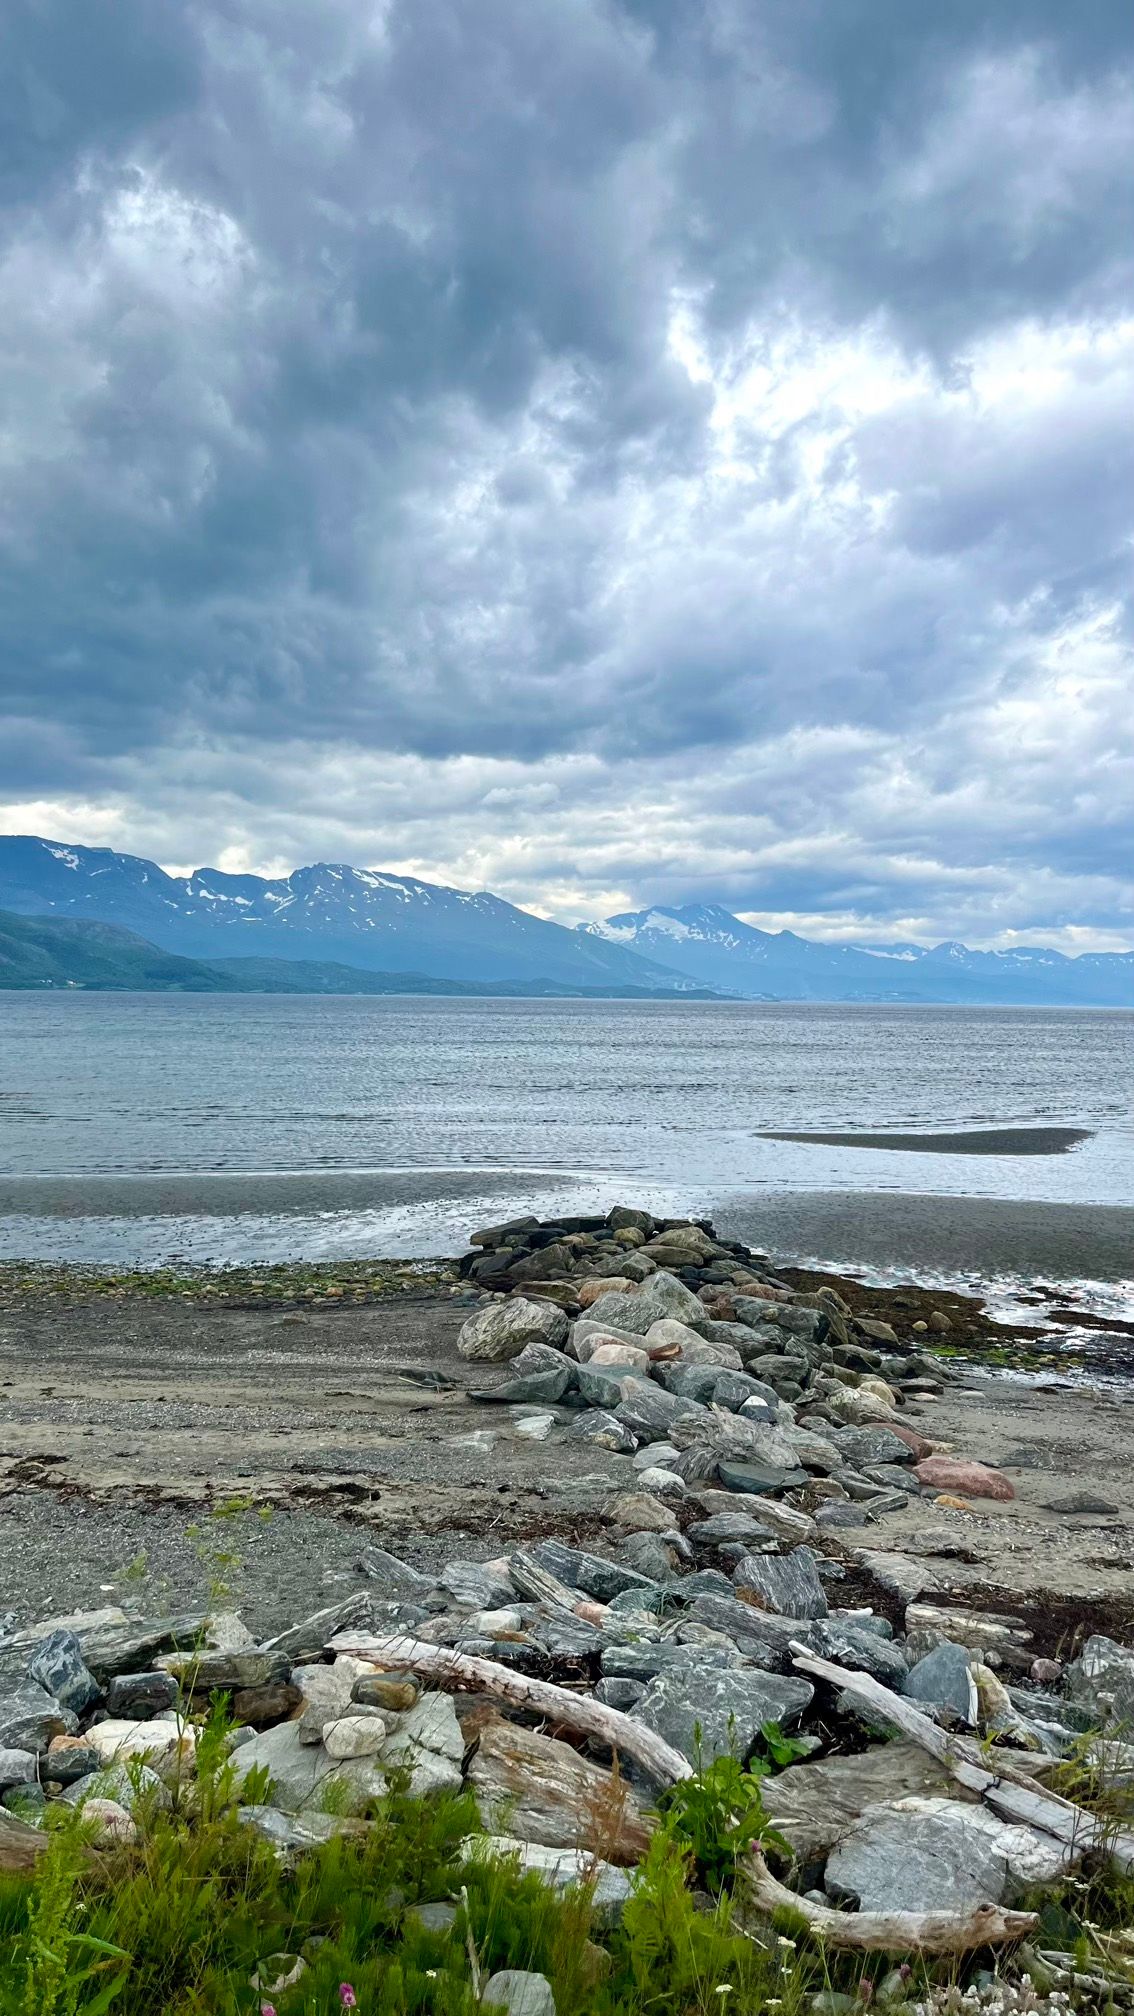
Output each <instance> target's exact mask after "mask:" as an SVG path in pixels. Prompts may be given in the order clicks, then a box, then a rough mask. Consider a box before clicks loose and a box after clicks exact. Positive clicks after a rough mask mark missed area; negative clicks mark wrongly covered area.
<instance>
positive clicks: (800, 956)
mask: <svg viewBox="0 0 1134 2016" xmlns="http://www.w3.org/2000/svg"><path fill="white" fill-rule="evenodd" d="M577 929H578V930H579V932H580V933H581V934H582V935H584V936H587V937H592V938H602V939H604V940H605V941H606V942H607V943H608V944H613V945H619V946H621V947H622V948H623V949H624V950H626V951H634V952H639V953H642V954H644V955H645V956H646V957H647V958H650V959H654V960H656V961H658V962H659V963H663V962H664V963H667V964H669V965H671V966H674V967H676V968H677V970H678V971H679V972H682V973H685V974H687V975H688V976H689V977H690V978H691V979H696V980H698V981H700V983H701V985H702V986H706V987H717V988H720V989H721V990H722V991H724V992H727V993H732V994H740V995H743V996H745V997H746V998H747V999H750V1000H753V999H754V1000H790V1001H876V1002H885V1001H894V1002H899V1001H906V1002H919V1001H920V1002H925V1003H931V1002H940V1003H942V1004H943V1005H948V1004H950V1003H953V1004H955V1005H957V1006H966V1007H979V1006H981V1005H984V1006H993V1005H997V1004H1004V1005H1008V1006H1011V1005H1019V1006H1021V1007H1093V1008H1134V952H1084V953H1081V954H1080V955H1079V957H1078V958H1075V959H1069V958H1067V957H1065V955H1064V954H1063V953H1062V952H1056V951H1053V950H1052V949H1050V948H1049V947H1045V946H1028V947H1024V946H1020V947H1016V948H1014V949H1013V950H1012V951H1010V952H973V951H971V950H970V949H969V947H968V946H966V945H959V944H955V943H946V944H942V945H933V946H924V945H912V944H901V945H894V946H879V945H873V946H867V945H831V944H822V943H817V942H816V941H815V940H814V939H809V938H799V937H797V936H796V934H795V932H794V931H774V932H773V931H760V930H758V929H757V928H756V927H755V925H752V924H745V923H743V922H742V920H741V919H740V918H739V917H734V916H733V915H732V912H731V911H729V910H725V909H724V908H723V907H722V905H720V904H718V903H691V904H686V905H684V906H682V907H678V908H669V907H667V906H665V905H655V906H654V907H653V908H651V909H649V910H632V911H624V912H623V913H622V914H621V915H619V916H616V917H607V918H606V919H604V921H603V922H601V923H598V924H581V925H579V926H577Z"/></svg>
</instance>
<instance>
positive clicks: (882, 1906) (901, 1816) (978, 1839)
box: [825, 1795, 1063, 1912]
mask: <svg viewBox="0 0 1134 2016" xmlns="http://www.w3.org/2000/svg"><path fill="white" fill-rule="evenodd" d="M1062 1852H1063V1851H1062V1849H1061V1847H1060V1844H1059V1843H1058V1842H1056V1841H1053V1840H1051V1839H1050V1838H1049V1837H1046V1836H1040V1835H1039V1834H1036V1833H1033V1832H1032V1831H1031V1830H1030V1829H1028V1828H1024V1827H1015V1826H1010V1825H1007V1824H1006V1823H1005V1822H1003V1821H1001V1820H997V1819H996V1818H995V1816H994V1815H993V1814H991V1813H989V1812H987V1811H986V1810H985V1809H984V1808H983V1807H981V1806H971V1805H965V1804H962V1802H961V1801H960V1800H956V1799H941V1798H933V1797H926V1796H922V1795H913V1796H911V1797H909V1798H904V1799H897V1800H893V1801H891V1802H890V1803H889V1804H887V1805H875V1806H872V1807H870V1808H869V1809H868V1810H867V1811H866V1812H865V1813H863V1815H862V1817H861V1818H860V1819H859V1820H857V1821H855V1822H854V1823H853V1824H852V1825H851V1827H850V1828H848V1830H847V1832H846V1833H845V1834H843V1835H841V1836H840V1838H839V1840H838V1841H836V1843H835V1845H834V1847H833V1848H832V1850H831V1853H830V1855H829V1856H828V1858H827V1873H826V1879H825V1880H826V1885H827V1888H828V1890H829V1891H831V1892H832V1893H833V1894H834V1895H836V1896H843V1897H854V1898H856V1899H857V1900H858V1904H859V1909H860V1910H863V1911H887V1912H889V1911H965V1910H970V1909H972V1908H973V1907H975V1906H976V1905H978V1904H999V1903H1000V1902H1001V1901H1002V1900H1003V1899H1004V1897H1005V1896H1006V1895H1008V1894H1010V1893H1012V1892H1013V1891H1014V1890H1016V1889H1017V1888H1021V1887H1024V1886H1025V1885H1030V1884H1033V1883H1044V1882H1050V1881H1051V1880H1052V1879H1053V1878H1054V1877H1055V1876H1057V1875H1059V1874H1060V1873H1061V1870H1062V1866H1063V1865H1062Z"/></svg>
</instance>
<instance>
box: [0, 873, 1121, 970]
mask: <svg viewBox="0 0 1134 2016" xmlns="http://www.w3.org/2000/svg"><path fill="white" fill-rule="evenodd" d="M0 910H3V911H6V912H9V913H13V914H12V915H10V916H9V917H8V918H7V919H5V920H0V987H11V986H15V985H20V986H37V985H38V986H53V985H80V986H100V985H101V986H107V985H115V986H149V987H163V988H165V987H170V986H173V987H188V988H192V989H193V990H194V991H200V990H205V991H233V990H236V991H241V992H249V991H252V992H281V991H282V992H312V993H347V992H359V993H373V992H383V993H386V992H405V993H409V992H431V991H434V992H446V993H448V992H466V991H467V992H469V993H492V992H503V993H520V994H565V993H571V994H574V993H578V994H593V995H600V996H618V995H622V996H630V997H641V996H650V997H658V996H661V997H663V998H664V997H673V996H686V997H687V996H690V995H702V996H703V995H704V994H705V992H706V991H708V992H715V993H719V994H724V995H731V996H733V997H740V998H742V999H749V1000H795V1001H801V1000H802V1001H836V1002H837V1001H845V1002H853V1001H862V1002H871V1001H874V1002H888V1001H889V1002H926V1003H928V1002H943V1003H954V1004H957V1005H981V1004H995V1003H1006V1004H1009V1005H1013V1004H1014V1005H1019V1006H1079V1007H1087V1006H1093V1007H1095V1006H1097V1007H1125V1008H1129V1007H1132V1006H1134V952H1122V953H1084V954H1082V955H1080V956H1079V957H1078V958H1074V959H1069V958H1066V957H1065V956H1064V955H1063V954H1062V953H1059V952H1055V951H1053V950H1051V949H1050V948H1047V947H1043V946H1035V947H1026V948H1024V947H1021V948H1018V949H1015V950H1012V951H1010V952H974V951H971V950H970V949H969V948H968V947H966V946H964V945H958V944H951V943H950V944H944V945H935V946H922V945H912V944H911V945H889V946H878V945H875V946H871V945H833V944H826V943H817V942H815V941H813V940H810V939H806V938H800V937H797V936H796V934H795V933H794V932H791V931H778V932H767V931H760V930H757V929H756V928H755V927H754V926H752V925H750V924H745V923H743V922H742V921H741V920H740V919H739V918H737V917H734V916H733V915H732V914H731V912H730V911H728V910H726V909H724V908H723V907H721V906H720V905H717V904H690V905H686V906H684V907H679V908H666V907H655V908H652V909H649V910H638V911H630V912H626V913H624V914H622V915H619V916H615V917H608V918H606V919H604V920H603V921H601V922H597V923H593V924H584V925H579V926H577V927H576V928H575V929H574V930H570V929H567V928H566V927H565V926H563V925H560V924H551V923H548V922H547V921H546V920H545V919H543V918H540V917H533V916H532V915H531V914H530V913H529V912H528V911H526V910H520V909H518V908H517V907H516V906H515V905H514V904H511V903H507V902H505V901H504V900H503V898H501V897H499V896H493V895H490V894H488V893H487V892H481V893H477V894H473V893H471V892H468V891H465V890H459V889H450V888H446V887H444V886H442V885H440V884H437V883H432V882H422V881H420V880H418V879H417V878H416V877H414V876H402V875H387V874H385V873H380V872H378V871H376V870H372V869H369V868H352V867H348V866H346V865H344V864H342V863H329V862H317V863H315V864H314V865H313V866H311V867H306V868H297V869H296V870H295V871H294V872H293V873H292V874H290V875H288V876H283V877H276V878H266V877H263V876H259V875H229V874H225V873H223V872H222V871H221V870H219V869H215V868H199V869H196V870H194V872H193V873H192V874H191V875H168V874H166V872H165V871H164V869H161V868H159V867H158V866H157V865H156V863H154V862H152V861H146V860H143V859H141V858H140V857H139V856H137V855H133V854H120V853H117V852H115V851H114V850H113V849H111V848H106V847H81V846H72V845H70V844H65V843H63V842H60V841H54V840H43V839H38V838H34V837H29V836H18V837H12V838H2V837H0ZM20 919H23V920H28V919H38V920H53V921H54V922H55V923H56V924H66V925H68V926H71V927H74V926H79V925H82V926H85V927H96V928H95V931H94V935H93V936H92V935H91V934H90V932H89V931H85V932H80V933H79V934H78V936H77V937H76V935H75V932H74V930H72V931H71V933H70V935H69V936H68V935H67V934H66V933H65V934H64V937H63V939H62V940H60V939H58V938H55V939H54V940H53V941H52V944H51V945H50V946H46V947H45V945H44V944H43V942H42V941H41V942H40V943H39V944H38V945H37V946H35V945H31V944H30V943H29V942H28V939H27V934H26V930H25V934H24V938H23V940H22V941H21V943H22V949H21V950H16V951H13V950H12V946H13V945H14V944H15V943H16V941H17V940H18V939H19V937H20V934H19V930H18V928H17V927H18V923H19V920H20ZM5 925H6V926H7V940H6V941H4V940H3V937H2V933H3V928H4V926H5ZM105 926H114V927H116V929H117V932H118V934H119V936H118V940H117V941H114V942H113V943H112V942H110V941H108V939H107V937H106V935H105V933H104V934H103V935H102V937H101V938H100V937H99V935H98V930H99V929H100V928H101V927H105ZM131 934H132V935H131ZM123 938H128V940H129V942H128V943H127V944H125V945H124V944H123V943H122V942H121V940H122V939H123ZM5 942H6V944H7V948H8V951H7V959H6V962H5V957H4V948H5ZM163 956H164V957H165V958H166V960H167V964H166V966H165V967H164V968H163V967H161V965H160V963H159V964H155V963H154V962H155V961H157V962H160V961H161V959H162V957H163ZM169 957H173V958H175V959H180V960H184V961H187V962H195V963H196V966H197V969H198V970H197V971H196V973H195V974H191V973H189V972H188V971H172V972H171V970H170V968H169V966H168V958H169ZM60 958H62V960H63V966H62V967H59V966H57V969H56V970H55V971H54V973H52V972H49V971H48V970H47V969H48V968H49V967H50V965H51V961H52V960H55V961H56V962H58V961H59V960H60ZM45 959H46V961H47V966H46V967H45V965H44V963H43V962H44V960H45ZM108 959H109V961H110V964H111V966H114V964H115V961H116V960H117V962H118V963H117V968H116V970H117V972H118V975H119V977H118V978H116V979H115V978H112V977H108V970H109V969H108V967H107V964H106V962H107V960H108ZM76 960H78V962H79V968H81V969H82V970H81V971H80V970H78V969H77V968H76V967H75V961H76ZM92 960H93V962H94V965H93V966H91V965H90V963H89V962H91V961H92ZM37 961H38V962H39V964H38V966H37V963H36V962H37ZM68 961H70V962H71V965H70V970H64V969H66V968H67V962H68ZM100 961H101V962H102V964H101V966H100V965H99V962H100ZM147 961H148V962H149V968H148V970H149V971H150V972H151V977H150V978H149V979H148V980H147V979H146V978H144V977H142V976H143V975H144V973H145V972H146V971H147ZM29 962H30V964H29ZM84 962H87V963H86V964H84ZM96 968H97V969H98V971H96V970H95V969H96ZM20 970H22V971H23V972H24V974H25V977H24V978H23V979H22V980H21V979H19V978H18V977H12V976H13V975H17V974H18V972H19V971H20ZM99 972H101V974H102V977H101V979H100V978H99V977H98V973H99ZM29 973H30V974H31V976H32V977H30V978H29V977H27V975H28V974H29ZM5 974H7V975H8V977H5ZM37 974H38V977H36V975H37ZM131 975H133V976H134V977H130V976H131ZM123 976H125V977H123ZM163 976H164V977H163Z"/></svg>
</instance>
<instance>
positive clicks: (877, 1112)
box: [0, 994, 1134, 1292]
mask: <svg viewBox="0 0 1134 2016" xmlns="http://www.w3.org/2000/svg"><path fill="white" fill-rule="evenodd" d="M1132 1066H1134V1016H1130V1015H1125V1014H1101V1013H1099V1014H1087V1013H1083V1014H1079V1013H1070V1012H1064V1013H1058V1012H1042V1011H1017V1010H1007V1009H1005V1010H995V1009H993V1010H975V1011H969V1010H960V1009H950V1008H925V1009H912V1008H902V1009H890V1008H880V1007H861V1008H860V1007H853V1008H844V1007H811V1006H779V1005H764V1004H757V1003H753V1004H747V1003H744V1004H740V1003H737V1004H732V1003H728V1004H724V1003H721V1004H710V1003H692V1002H691V1003H686V1004H673V1005H671V1004H668V1003H654V1002H650V1003H629V1002H565V1003H560V1002H546V1003H545V1002H538V1003H530V1002H519V1001H442V1000H432V999H418V998H405V997H401V998H396V999H387V1000H373V999H361V998H349V997H348V998H340V999H333V1000H325V999H314V998H281V997H272V996H247V997H238V998H229V999H210V998H209V997H208V996H191V995H190V996H175V995H166V996H162V995H97V994H91V995H12V994H9V995H3V994H0V1257H9V1258H11V1257H19V1258H33V1257H40V1258H70V1259H82V1260H90V1261H95V1262H100V1263H106V1264H116V1265H124V1264H133V1265H138V1264H142V1265H144V1264H150V1263H156V1262H158V1261H164V1260H168V1259H170V1258H173V1257H182V1258H189V1259H194V1260H205V1259H210V1260H245V1259H253V1260H260V1261H267V1260H270V1259H273V1258H288V1257H292V1256H298V1255H307V1256H314V1255H330V1254H342V1255H344V1256H345V1255H355V1256H362V1255H366V1254H368V1253H370V1254H379V1253H404V1254H410V1253H412V1254H429V1253H439V1252H450V1251H453V1250H455V1249H456V1248H457V1247H459V1245H460V1244H461V1243H462V1241H463V1238H464V1236H465V1234H466V1232H467V1230H468V1229H469V1228H470V1226H472V1225H473V1224H475V1223H477V1222H483V1221H484V1220H485V1219H486V1218H488V1219H491V1218H494V1217H499V1216H502V1215H508V1214H509V1213H511V1212H513V1211H515V1210H535V1211H539V1212H541V1213H543V1212H549V1211H553V1210H560V1209H566V1208H571V1209H574V1210H579V1211H583V1210H589V1209H593V1208H596V1207H598V1206H601V1207H602V1208H606V1207H607V1206H608V1205H609V1204H610V1203H612V1202H614V1201H617V1200H618V1199H620V1198H622V1199H625V1200H628V1201H629V1200H632V1201H635V1202H637V1201H642V1200H645V1201H646V1202H647V1203H650V1204H652V1205H653V1206H654V1208H656V1209H658V1210H662V1211H668V1212H674V1213H676V1212H678V1211H684V1210H696V1211H697V1212H705V1211H708V1212H711V1213H713V1214H714V1215H715V1216H716V1217H717V1219H718V1222H719V1223H720V1224H721V1225H722V1226H725V1227H727V1228H729V1229H733V1230H736V1231H737V1232H739V1233H740V1234H741V1235H742V1236H744V1237H747V1238H749V1239H751V1240H752V1241H753V1243H756V1244H759V1245H762V1246H764V1247H765V1248H766V1249H767V1250H769V1251H772V1252H775V1253H777V1254H779V1255H780V1256H781V1257H783V1258H788V1257H796V1258H819V1259H823V1260H827V1261H829V1262H831V1263H840V1264H848V1263H853V1262H856V1261H857V1262H863V1263H866V1264H868V1265H869V1266H871V1267H872V1268H874V1269H876V1270H878V1269H881V1270H885V1269H887V1268H920V1269H921V1270H922V1271H923V1272H924V1271H927V1270H929V1271H932V1270H934V1269H936V1270H937V1271H938V1272H940V1273H944V1274H948V1275H950V1276H953V1277H956V1276H958V1275H966V1276H991V1275H993V1274H998V1275H1003V1276H1017V1277H1024V1276H1028V1275H1033V1276H1034V1275H1041V1276H1043V1277H1044V1278H1046V1279H1049V1280H1056V1281H1064V1282H1070V1281H1083V1280H1093V1281H1096V1282H1098V1283H1100V1284H1104V1285H1105V1284H1107V1283H1111V1284H1114V1286H1115V1291H1116V1292H1117V1290H1118V1286H1119V1284H1121V1282H1122V1280H1123V1278H1124V1277H1126V1276H1129V1275H1130V1274H1131V1273H1132V1272H1134V1265H1132V1262H1131V1246H1132V1233H1134V1212H1132V1211H1131V1209H1130V1207H1131V1206H1132V1205H1134V1097H1132V1095H1134V1069H1132ZM1050 1125H1060V1126H1076V1127H1083V1128H1087V1129H1090V1130H1091V1132H1090V1138H1089V1139H1088V1140H1086V1141H1084V1142H1083V1143H1082V1144H1081V1145H1080V1146H1078V1147H1076V1148H1075V1149H1074V1150H1072V1152H1070V1153H1067V1154H1053V1155H1026V1156H1025V1155H1018V1154H1010V1155H1002V1154H975V1155H974V1154H965V1155H959V1154H937V1153H929V1152H909V1151H903V1152H886V1151H881V1150H878V1149H870V1148H865V1147H859V1146H851V1147H846V1146H843V1147H832V1146H823V1145H819V1144H815V1143H802V1142H784V1141H773V1140H768V1139H765V1138H762V1134H763V1131H764V1130H767V1129H789V1130H791V1129H796V1130H798V1129H814V1130H838V1131H842V1132H847V1131H850V1132H858V1131H869V1130H878V1129H891V1130H895V1131H902V1132H906V1133H908V1132H910V1131H914V1132H925V1133H934V1132H950V1131H954V1130H958V1129H985V1128H1005V1127H1024V1128H1030V1127H1042V1126H1050Z"/></svg>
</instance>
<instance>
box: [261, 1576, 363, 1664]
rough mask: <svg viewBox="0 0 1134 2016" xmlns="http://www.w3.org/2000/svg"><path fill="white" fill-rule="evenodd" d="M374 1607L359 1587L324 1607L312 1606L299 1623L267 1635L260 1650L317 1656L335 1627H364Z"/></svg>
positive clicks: (310, 1657)
mask: <svg viewBox="0 0 1134 2016" xmlns="http://www.w3.org/2000/svg"><path fill="white" fill-rule="evenodd" d="M373 1616H374V1610H373V1604H372V1601H371V1598H370V1597H369V1596H368V1595H367V1594H366V1592H365V1591H363V1590H360V1591H358V1592H357V1594H355V1595H354V1596H345V1597H344V1598H343V1600H342V1602H341V1603H331V1604H329V1605H328V1606H327V1608H326V1609H324V1610H316V1611H314V1612H313V1614H312V1615H311V1616H310V1617H304V1618H303V1619H302V1620H301V1621H300V1623H298V1624H292V1625H290V1626H289V1628H288V1629H287V1630H286V1631H280V1632H279V1633H277V1635H276V1637H274V1638H268V1639H266V1640H265V1642H264V1644H263V1645H262V1646H261V1648H260V1649H261V1651H263V1652H286V1653H287V1655H288V1658H289V1659H293V1660H294V1659H317V1658H319V1656H320V1654H321V1653H323V1652H325V1651H326V1649H327V1647H328V1645H329V1644H330V1642H331V1640H332V1638H334V1637H335V1635H336V1633H337V1632H339V1631H366V1630H368V1629H369V1628H370V1625H371V1623H372V1622H373Z"/></svg>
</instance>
